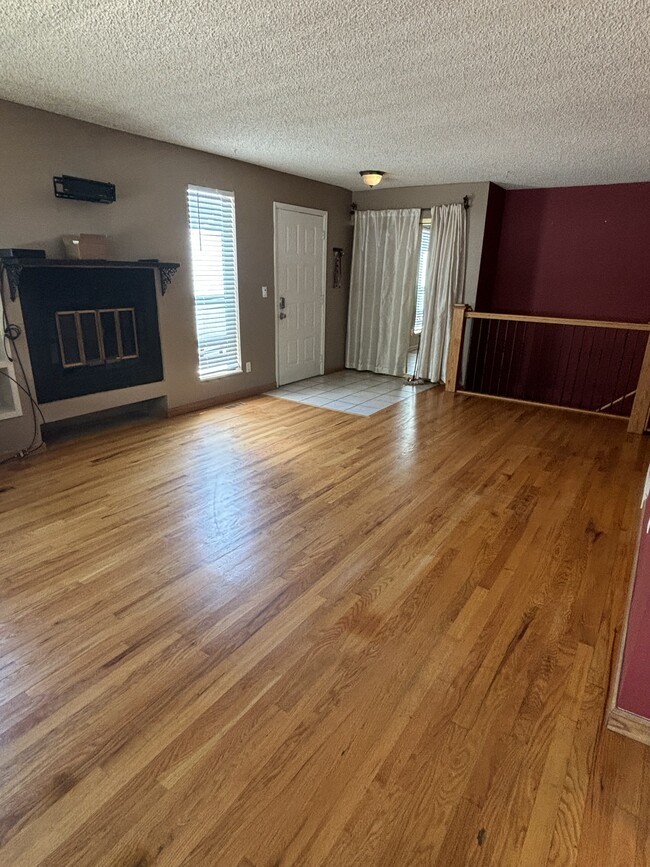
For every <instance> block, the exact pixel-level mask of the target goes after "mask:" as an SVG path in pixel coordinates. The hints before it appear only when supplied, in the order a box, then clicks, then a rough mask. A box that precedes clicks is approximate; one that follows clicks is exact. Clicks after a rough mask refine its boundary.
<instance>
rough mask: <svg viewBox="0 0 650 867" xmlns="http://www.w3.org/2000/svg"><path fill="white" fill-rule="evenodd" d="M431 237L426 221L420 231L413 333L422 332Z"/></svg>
mask: <svg viewBox="0 0 650 867" xmlns="http://www.w3.org/2000/svg"><path fill="white" fill-rule="evenodd" d="M430 239H431V226H428V225H427V224H426V223H425V224H424V225H423V226H422V229H421V232H420V258H419V260H418V282H417V295H416V298H415V322H414V324H413V333H414V334H421V333H422V312H423V310H424V278H425V276H426V273H427V261H428V259H429V241H430Z"/></svg>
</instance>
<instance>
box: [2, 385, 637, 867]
mask: <svg viewBox="0 0 650 867" xmlns="http://www.w3.org/2000/svg"><path fill="white" fill-rule="evenodd" d="M649 458H650V443H649V442H648V440H647V438H643V437H635V436H629V435H627V434H626V433H625V429H624V425H622V424H621V423H619V422H617V421H615V420H610V419H599V418H589V417H583V416H580V415H574V414H569V413H563V412H561V411H554V410H545V409H538V408H529V407H523V406H519V405H507V404H503V403H500V402H496V401H489V400H481V399H480V398H472V397H467V396H461V395H456V396H454V395H449V394H445V393H444V391H442V390H441V389H434V390H431V391H428V392H425V393H423V394H421V395H418V396H417V398H414V399H413V400H412V401H408V402H405V403H401V404H398V405H396V406H394V407H390V408H389V409H386V410H384V411H382V412H380V413H378V414H377V415H373V416H371V417H369V418H357V417H353V416H349V415H344V414H341V413H335V412H331V411H328V410H323V409H318V408H315V407H309V406H303V405H299V404H295V403H289V402H285V401H282V400H277V399H273V398H265V397H262V398H257V399H252V400H248V401H245V402H240V403H237V404H232V405H230V406H226V407H221V408H216V409H214V410H210V411H206V412H203V413H200V414H195V415H192V416H185V417H181V418H178V419H174V420H172V421H169V422H156V423H152V424H147V425H144V426H137V427H132V428H128V429H124V430H121V431H117V432H116V431H113V432H111V433H106V434H103V435H101V436H94V437H89V438H86V439H84V440H80V441H78V442H71V443H66V444H61V445H59V446H57V447H54V448H51V449H50V450H49V451H48V453H47V454H45V455H44V456H42V457H38V458H32V459H30V461H29V463H27V464H20V465H18V464H13V465H8V466H6V467H4V468H2V469H1V470H0V550H1V552H2V561H1V562H2V603H1V604H2V609H1V633H0V678H1V679H0V684H1V689H0V702H1V703H0V743H1V745H2V750H1V753H0V805H1V807H2V814H1V819H0V864H2V865H10V867H41V865H48V867H55V865H56V867H73V865H84V867H109V865H111V867H113V865H120V867H145V865H168V867H171V865H174V867H176V865H183V867H190V865H192V867H198V865H201V867H204V865H208V867H214V865H218V867H221V865H224V867H230V865H232V867H271V865H300V867H312V865H313V867H316V865H336V867H340V865H344V867H347V865H386V867H389V865H390V867H403V865H427V867H428V865H431V867H433V865H440V867H466V865H498V867H507V865H513V867H514V865H527V867H528V865H530V867H544V865H554V867H557V865H576V867H596V865H604V867H618V865H625V867H642V865H646V867H648V865H650V750H649V749H648V748H647V747H644V746H642V745H640V744H638V743H634V742H632V741H630V740H627V739H625V738H623V737H621V736H619V735H616V734H613V733H611V732H608V731H607V730H606V729H605V728H604V725H603V714H604V709H605V701H606V693H607V687H608V681H609V676H610V669H611V665H612V654H613V650H614V646H615V644H616V642H617V635H618V632H619V630H620V624H621V621H622V614H623V604H624V600H625V594H626V588H627V583H628V579H629V572H630V568H631V563H632V556H633V547H634V542H635V534H636V530H637V523H638V504H639V498H640V493H641V485H642V478H643V473H644V470H645V467H646V466H647V462H648V459H649Z"/></svg>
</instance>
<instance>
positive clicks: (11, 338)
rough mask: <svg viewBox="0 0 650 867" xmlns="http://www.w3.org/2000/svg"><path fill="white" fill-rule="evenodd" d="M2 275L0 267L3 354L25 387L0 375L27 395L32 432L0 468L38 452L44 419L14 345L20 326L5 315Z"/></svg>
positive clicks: (10, 377) (4, 372) (5, 459)
mask: <svg viewBox="0 0 650 867" xmlns="http://www.w3.org/2000/svg"><path fill="white" fill-rule="evenodd" d="M4 273H5V271H4V267H3V266H0V301H2V320H3V322H2V339H3V341H4V345H5V352H6V355H7V358H8V359H9V361H11V362H12V363H14V362H16V363H17V364H18V367H19V368H20V373H21V375H22V378H23V380H24V382H25V385H23V384H22V383H21V382H19V381H18V380H17V379H16V378H15V377H13V376H11V374H9V373H7V371H6V370H0V373H2V374H3V375H4V376H6V377H7V379H10V380H11V381H12V382H15V383H16V385H17V386H18V388H19V389H20V390H21V391H23V392H24V393H25V394H26V395H27V397H28V398H29V405H30V408H31V411H32V422H33V431H32V439H31V442H30V444H29V445H28V446H27V447H26V448H24V449H20V451H18V452H16V454H14V455H10V456H9V457H8V458H4V459H3V460H2V461H0V466H1V465H2V464H6V463H9V461H14V460H18V459H19V458H25V457H27V456H28V455H31V454H33V453H34V452H36V451H38V450H39V449H40V448H41V446H42V445H43V444H42V443H38V445H37V444H36V443H37V441H38V434H39V426H40V425H39V420H38V416H40V418H41V422H42V423H43V424H45V417H44V416H43V413H42V412H41V408H40V406H39V405H38V403H37V402H36V400H35V398H34V395H33V394H32V390H31V387H30V385H29V379H28V378H27V374H26V373H25V366H24V364H23V360H22V358H21V355H20V350H19V349H18V344H17V343H16V341H17V340H18V338H19V337H20V335H21V329H20V326H19V325H16V324H14V323H12V322H9V317H8V315H7V304H6V301H5V294H4V286H5V280H4ZM8 344H9V346H10V347H11V351H9V346H8ZM37 414H38V415H37Z"/></svg>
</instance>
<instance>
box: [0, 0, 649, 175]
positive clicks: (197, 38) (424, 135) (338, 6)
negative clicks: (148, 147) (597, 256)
mask: <svg viewBox="0 0 650 867" xmlns="http://www.w3.org/2000/svg"><path fill="white" fill-rule="evenodd" d="M649 20H650V0H541V2H540V0H429V2H425V0H384V2H380V0H357V2H352V0H311V2H309V0H266V2H263V0H257V2H253V0H218V2H217V0H194V2H183V0H112V2H108V0H67V2H65V0H5V5H4V14H3V26H2V30H1V32H0V96H3V97H5V98H7V99H10V100H14V101H16V102H22V103H25V104H27V105H32V106H37V107H39V108H44V109H48V110H50V111H54V112H58V113H60V114H65V115H70V116H72V117H76V118H80V119H83V120H88V121H92V122H94V123H98V124H102V125H105V126H110V127H115V128H117V129H122V130H127V131H130V132H135V133H140V134H143V135H146V136H151V137H153V138H158V139H163V140H165V141H171V142H177V143H179V144H184V145H189V146H192V147H196V148H200V149H202V150H206V151H213V152H216V153H220V154H224V155H226V156H233V157H236V158H238V159H243V160H247V161H249V162H255V163H259V164H261V165H265V166H270V167H272V168H276V169H282V170H285V171H288V172H293V173H295V174H299V175H304V176H306V177H311V178H317V179H319V180H323V181H329V182H331V183H335V184H339V185H341V186H344V187H348V188H351V189H361V188H362V186H363V185H362V184H361V182H360V179H359V176H358V170H359V169H364V168H378V169H383V170H385V171H386V172H387V173H388V177H387V180H386V182H385V183H386V184H391V185H394V186H407V185H413V184H435V183H449V182H454V181H456V182H459V181H478V180H494V181H497V182H500V183H503V184H506V185H508V186H553V185H567V184H590V183H614V182H621V181H640V180H648V179H650V147H649V144H650V142H649V117H650V81H649V79H650V72H649V66H648V63H649V61H648V58H649V57H650V44H649V43H650V26H649Z"/></svg>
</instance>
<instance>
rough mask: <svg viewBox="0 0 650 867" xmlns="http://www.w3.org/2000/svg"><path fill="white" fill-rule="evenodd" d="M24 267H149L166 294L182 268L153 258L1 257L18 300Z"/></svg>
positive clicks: (12, 293) (10, 295)
mask: <svg viewBox="0 0 650 867" xmlns="http://www.w3.org/2000/svg"><path fill="white" fill-rule="evenodd" d="M24 268H105V269H108V268H149V269H151V270H154V271H158V273H159V274H160V291H161V293H162V294H163V295H164V294H165V292H166V291H167V287H168V286H169V284H170V283H171V281H172V277H173V276H174V274H175V273H176V271H177V270H178V269H179V268H180V263H179V262H158V261H157V260H153V259H136V260H135V261H133V262H130V261H125V260H122V259H119V260H115V259H32V258H15V257H12V258H4V259H3V258H0V269H1V270H2V271H3V272H4V273H5V274H6V275H7V283H8V285H9V297H10V298H11V300H12V301H15V300H16V297H17V295H18V287H19V284H20V275H21V273H22V271H23V269H24Z"/></svg>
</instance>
